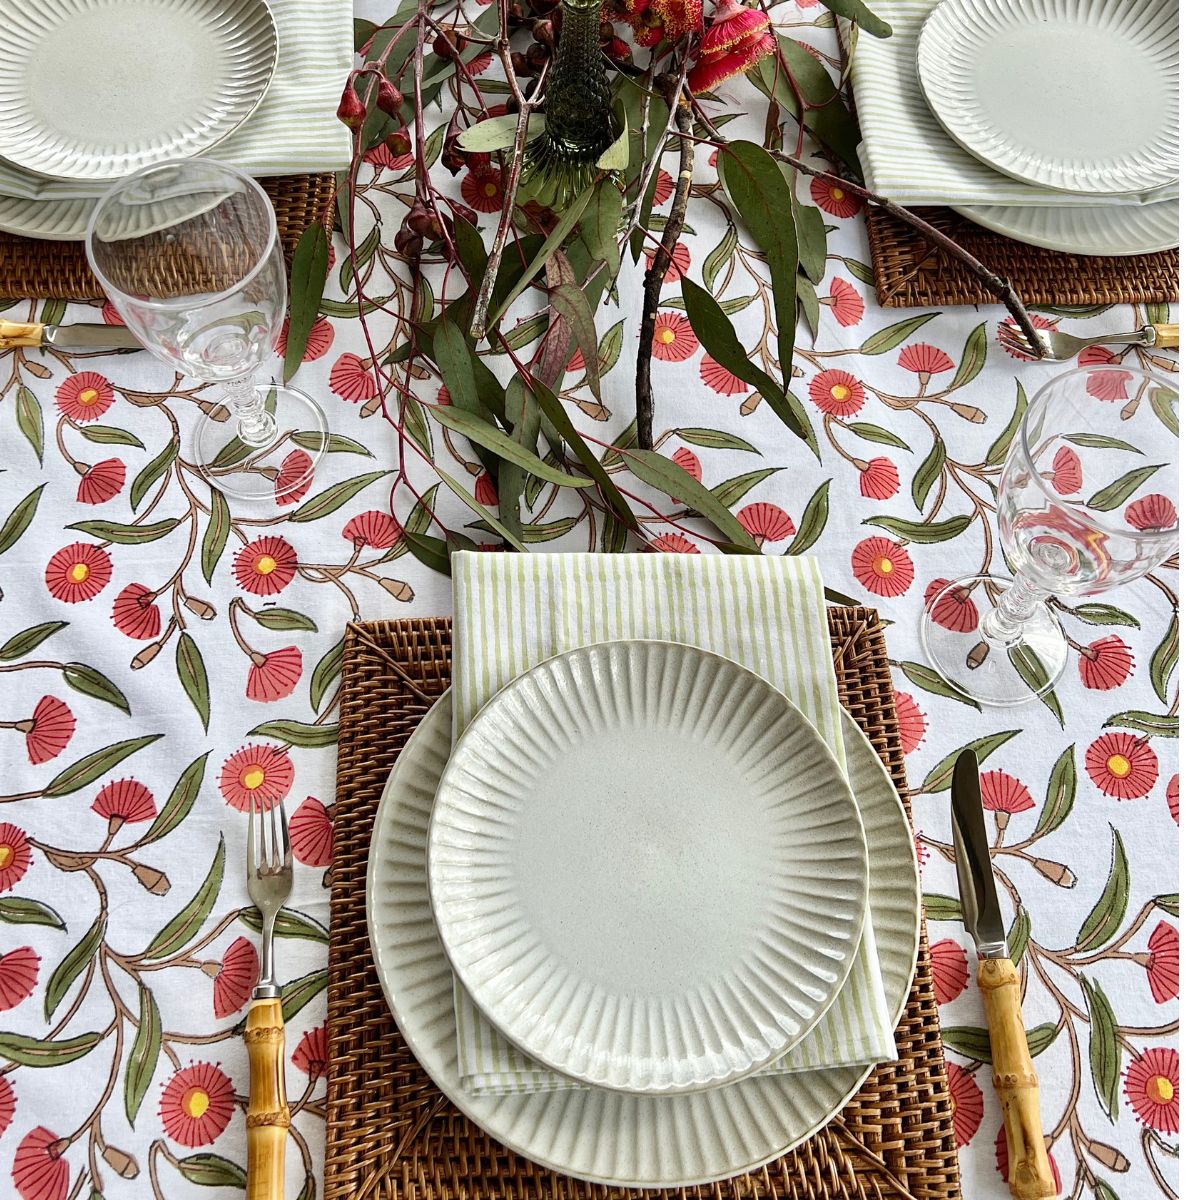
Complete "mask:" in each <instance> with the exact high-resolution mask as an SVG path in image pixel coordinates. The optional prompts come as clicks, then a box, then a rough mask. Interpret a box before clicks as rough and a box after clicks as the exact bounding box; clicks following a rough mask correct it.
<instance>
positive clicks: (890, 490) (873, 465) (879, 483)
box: [858, 458, 900, 500]
mask: <svg viewBox="0 0 1200 1200" xmlns="http://www.w3.org/2000/svg"><path fill="white" fill-rule="evenodd" d="M858 471H859V475H858V490H859V492H860V493H861V494H862V495H863V496H865V497H866V498H867V499H868V500H890V499H891V498H892V497H893V496H894V495H895V494H896V493H897V492H898V491H899V490H900V472H899V471H897V470H896V464H895V463H894V462H892V460H891V459H890V458H873V459H871V461H870V462H868V463H863V465H862V466H861V467H859V468H858Z"/></svg>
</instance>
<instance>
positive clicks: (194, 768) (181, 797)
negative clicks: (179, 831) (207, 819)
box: [141, 750, 212, 845]
mask: <svg viewBox="0 0 1200 1200" xmlns="http://www.w3.org/2000/svg"><path fill="white" fill-rule="evenodd" d="M211 753H212V752H211V751H210V750H206V751H205V752H204V753H203V754H201V755H200V757H199V758H194V759H192V761H191V762H190V763H189V764H188V765H187V766H186V767H184V769H183V773H182V774H181V775H180V776H179V778H178V779H177V780H176V781H175V786H174V787H173V788H172V789H171V794H170V796H168V797H167V802H166V804H164V805H163V806H162V808H161V809H159V812H158V815H157V816H156V817H155V818H154V821H153V823H152V824H151V826H150V828H149V829H147V830H146V832H145V833H144V834H142V837H141V841H142V843H143V844H145V845H149V843H150V842H157V841H158V840H159V838H164V837H166V836H167V834H168V833H170V832H171V830H172V829H174V828H175V827H176V826H177V825H178V824H179V823H180V822H181V821H183V820H184V819H185V818H186V817H187V815H188V813H190V812H191V811H192V805H193V804H195V803H196V797H197V796H199V795H200V785H201V784H202V783H203V782H204V768H205V766H206V765H207V764H208V756H209V754H211Z"/></svg>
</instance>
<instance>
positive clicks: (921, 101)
mask: <svg viewBox="0 0 1200 1200" xmlns="http://www.w3.org/2000/svg"><path fill="white" fill-rule="evenodd" d="M937 4H938V0H871V9H872V11H874V12H875V13H877V14H878V15H879V16H880V17H882V18H883V20H885V21H887V22H888V24H889V25H891V27H892V36H891V37H890V38H877V37H871V36H870V35H869V34H865V33H861V32H860V33H859V34H858V36H857V40H856V42H855V44H854V48H853V54H852V57H851V60H850V82H851V83H852V85H853V87H854V105H855V108H856V109H857V110H858V123H859V127H860V128H861V129H862V139H863V140H862V144H861V145H860V146H859V148H858V156H859V159H860V160H861V162H862V168H863V176H864V179H865V182H866V185H867V187H869V188H870V189H871V190H872V191H874V192H878V193H880V194H881V195H883V196H887V197H888V198H889V199H890V200H895V201H896V202H897V203H899V204H918V205H919V204H1005V205H1027V204H1028V205H1042V206H1054V207H1057V206H1059V205H1066V206H1068V207H1082V206H1092V205H1095V206H1098V207H1101V208H1110V207H1112V206H1113V205H1115V204H1147V203H1151V202H1153V201H1156V200H1173V199H1176V198H1177V197H1178V195H1179V187H1178V185H1177V184H1173V185H1171V186H1169V187H1162V188H1156V189H1155V190H1154V191H1152V192H1147V193H1146V194H1145V195H1129V196H1094V195H1093V196H1081V195H1076V194H1075V193H1074V192H1061V191H1057V190H1055V189H1053V188H1046V187H1039V186H1037V185H1036V184H1030V183H1022V182H1021V181H1020V180H1017V179H1010V178H1009V177H1008V176H1007V175H1002V174H1001V173H1000V172H999V171H994V170H993V169H992V168H991V167H989V166H988V165H987V164H986V163H983V162H980V161H979V159H977V158H974V157H972V156H971V155H970V154H968V153H967V151H966V150H964V149H962V147H961V146H959V145H958V143H957V142H955V141H954V139H953V138H951V136H950V135H949V134H948V133H947V132H946V131H945V130H944V129H943V128H942V127H941V125H940V124H939V123H938V119H937V117H935V116H934V115H933V113H932V112H931V111H930V108H929V105H928V104H926V102H925V97H924V95H923V93H922V91H921V84H920V81H919V79H918V78H917V37H918V35H919V34H920V32H921V26H922V25H923V24H924V22H925V18H926V17H927V16H928V15H929V14H930V12H931V11H932V10H933V9H934V8H936V7H937ZM840 26H841V31H842V39H843V42H844V43H847V44H848V38H849V33H850V26H849V23H848V22H846V21H844V20H843V21H841V22H840Z"/></svg>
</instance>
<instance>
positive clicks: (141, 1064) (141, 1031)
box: [125, 983, 162, 1128]
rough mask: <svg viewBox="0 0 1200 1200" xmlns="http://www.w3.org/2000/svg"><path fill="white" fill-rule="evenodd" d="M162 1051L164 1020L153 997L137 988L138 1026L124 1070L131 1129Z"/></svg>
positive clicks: (126, 1108) (140, 987) (126, 1105)
mask: <svg viewBox="0 0 1200 1200" xmlns="http://www.w3.org/2000/svg"><path fill="white" fill-rule="evenodd" d="M161 1050H162V1017H160V1016H159V1013H158V1004H157V1003H156V1001H155V999H154V994H153V993H152V992H151V991H150V989H149V988H148V987H147V986H146V985H145V984H144V983H143V984H140V985H139V986H138V1023H137V1033H136V1034H135V1035H134V1038H133V1048H132V1049H131V1050H130V1052H129V1064H128V1066H127V1067H126V1068H125V1116H126V1117H127V1118H128V1120H129V1124H130V1127H131V1128H132V1126H133V1123H134V1119H135V1118H136V1117H137V1114H138V1109H140V1108H141V1107H142V1101H143V1100H144V1099H145V1096H146V1090H147V1089H148V1088H149V1087H150V1081H151V1080H152V1079H153V1078H154V1069H155V1067H157V1066H158V1055H159V1052H160V1051H161Z"/></svg>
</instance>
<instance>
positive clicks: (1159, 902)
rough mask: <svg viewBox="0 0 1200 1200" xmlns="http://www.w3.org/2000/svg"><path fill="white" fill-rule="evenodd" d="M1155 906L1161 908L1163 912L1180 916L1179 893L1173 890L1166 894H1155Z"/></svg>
mask: <svg viewBox="0 0 1200 1200" xmlns="http://www.w3.org/2000/svg"><path fill="white" fill-rule="evenodd" d="M1154 906H1155V907H1156V908H1161V909H1162V910H1163V912H1165V913H1167V914H1168V915H1169V916H1172V917H1177V916H1179V893H1178V892H1171V893H1169V894H1166V895H1162V896H1155V897H1154Z"/></svg>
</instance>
